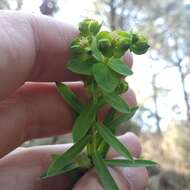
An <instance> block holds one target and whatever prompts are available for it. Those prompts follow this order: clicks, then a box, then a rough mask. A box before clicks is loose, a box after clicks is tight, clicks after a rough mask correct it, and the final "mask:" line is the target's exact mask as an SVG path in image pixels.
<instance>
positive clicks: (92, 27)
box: [79, 19, 101, 36]
mask: <svg viewBox="0 0 190 190" xmlns="http://www.w3.org/2000/svg"><path fill="white" fill-rule="evenodd" d="M100 28H101V24H99V23H98V22H97V21H96V20H93V19H85V20H84V21H82V22H80V23H79V30H80V33H81V35H83V36H87V35H91V34H93V35H96V34H97V33H98V32H99V31H100Z"/></svg>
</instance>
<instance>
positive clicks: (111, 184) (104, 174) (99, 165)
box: [92, 152, 119, 190]
mask: <svg viewBox="0 0 190 190" xmlns="http://www.w3.org/2000/svg"><path fill="white" fill-rule="evenodd" d="M92 159H93V163H94V165H95V169H96V172H97V174H98V177H99V178H100V181H101V183H102V186H103V188H104V190H119V188H118V187H117V185H116V183H115V181H114V179H113V178H112V176H111V174H110V173H109V170H108V169H107V167H106V165H105V163H104V161H103V159H102V158H101V156H100V154H99V153H98V152H95V153H94V154H93V155H92Z"/></svg>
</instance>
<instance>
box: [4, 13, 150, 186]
mask: <svg viewBox="0 0 190 190" xmlns="http://www.w3.org/2000/svg"><path fill="white" fill-rule="evenodd" d="M76 35H77V30H76V29H75V28H72V27H70V26H68V25H65V24H63V23H60V22H58V21H55V20H53V19H51V18H48V17H42V16H34V15H26V14H23V13H16V12H6V11H2V12H0V58H1V61H0V81H1V86H0V130H1V131H0V157H1V159H0V185H1V189H2V190H12V189H14V190H50V189H54V190H64V189H66V188H67V187H68V186H69V185H70V184H71V183H72V179H69V178H68V177H67V176H65V175H60V176H57V177H53V178H50V179H47V180H41V179H40V175H41V173H42V172H43V171H45V170H46V169H47V167H48V165H49V164H50V162H51V155H52V154H61V153H63V152H64V151H65V150H66V149H67V148H68V147H69V146H71V145H70V144H66V145H51V146H37V147H31V148H17V147H19V146H20V145H21V144H22V143H23V142H25V141H27V140H31V139H34V138H42V137H49V136H55V135H61V134H64V133H68V132H70V130H71V127H72V125H73V112H72V110H71V109H70V108H69V107H68V106H67V104H66V103H65V102H64V100H63V98H62V97H60V95H59V94H58V93H57V91H56V87H55V85H54V83H52V82H54V81H64V82H68V83H67V84H68V86H69V87H70V88H71V89H72V90H73V91H74V92H75V93H76V94H77V95H78V97H79V98H80V99H82V100H83V101H85V96H84V89H83V86H82V83H80V82H72V83H71V81H79V80H80V78H78V76H75V75H73V74H72V73H70V72H69V71H67V70H66V68H65V64H66V63H67V61H68V59H69V43H70V41H71V39H72V38H73V37H74V36H76ZM125 62H126V63H127V64H129V65H130V66H131V65H132V58H131V55H130V54H129V53H127V54H126V56H125ZM29 81H30V82H29ZM45 82H46V83H45ZM47 82H48V83H47ZM123 97H124V99H125V100H126V101H127V102H128V104H129V105H131V106H135V105H136V100H135V96H134V94H133V92H132V91H131V90H129V91H128V92H127V93H126V94H124V95H123ZM118 138H119V140H120V141H121V142H122V143H123V144H124V145H125V146H127V147H128V148H129V150H130V151H131V152H132V153H133V156H134V157H139V156H140V153H141V146H140V143H139V140H138V138H137V137H136V136H135V135H134V134H132V133H127V134H125V135H123V136H120V137H118ZM108 156H109V157H111V158H114V157H118V156H119V155H118V154H117V153H116V152H114V151H113V150H110V152H109V154H108ZM110 170H111V173H112V175H113V177H114V178H115V180H116V181H117V183H118V186H119V187H120V189H121V190H131V189H134V190H142V189H144V188H145V186H146V184H147V172H146V170H145V169H144V168H130V169H129V168H122V169H121V168H114V169H110ZM73 189H74V190H82V189H83V190H85V189H86V190H101V189H102V188H101V186H100V183H99V181H98V179H97V177H96V175H95V173H94V170H92V171H89V172H88V173H86V174H85V175H84V176H83V177H82V178H81V179H80V180H79V181H78V182H77V184H76V185H75V187H74V188H73Z"/></svg>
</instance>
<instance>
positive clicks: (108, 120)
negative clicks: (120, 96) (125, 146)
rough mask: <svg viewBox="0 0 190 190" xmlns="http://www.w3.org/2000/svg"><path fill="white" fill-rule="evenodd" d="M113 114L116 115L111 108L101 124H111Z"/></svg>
mask: <svg viewBox="0 0 190 190" xmlns="http://www.w3.org/2000/svg"><path fill="white" fill-rule="evenodd" d="M115 114H116V110H115V109H114V108H111V109H110V110H109V111H108V112H107V114H106V117H105V119H104V122H103V123H104V125H107V124H108V123H110V122H112V121H113V118H114V116H115Z"/></svg>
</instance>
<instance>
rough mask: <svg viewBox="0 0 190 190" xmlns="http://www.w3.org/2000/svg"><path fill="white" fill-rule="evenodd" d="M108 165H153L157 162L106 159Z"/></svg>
mask: <svg viewBox="0 0 190 190" xmlns="http://www.w3.org/2000/svg"><path fill="white" fill-rule="evenodd" d="M104 162H105V164H106V165H108V166H119V167H152V166H155V165H156V164H157V163H156V162H153V161H151V160H124V159H118V160H105V161H104Z"/></svg>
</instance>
